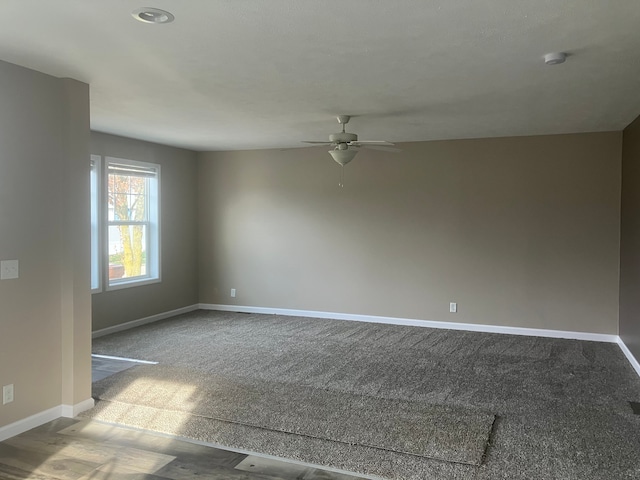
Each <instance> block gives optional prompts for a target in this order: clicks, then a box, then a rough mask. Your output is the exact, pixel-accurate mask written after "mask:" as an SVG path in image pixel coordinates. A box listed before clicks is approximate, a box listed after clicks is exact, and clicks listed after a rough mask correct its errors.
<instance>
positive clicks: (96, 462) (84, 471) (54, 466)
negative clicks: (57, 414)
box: [0, 418, 362, 480]
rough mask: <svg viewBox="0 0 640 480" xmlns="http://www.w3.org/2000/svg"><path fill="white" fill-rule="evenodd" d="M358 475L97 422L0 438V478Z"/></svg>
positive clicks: (251, 479)
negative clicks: (0, 440)
mask: <svg viewBox="0 0 640 480" xmlns="http://www.w3.org/2000/svg"><path fill="white" fill-rule="evenodd" d="M205 478H206V479H213V480H216V479H229V480H258V479H263V480H293V479H298V480H359V479H362V477H357V476H351V475H346V474H342V473H336V472H331V471H327V470H321V469H318V468H314V467H310V466H304V465H300V464H297V463H292V462H287V461H283V460H276V459H271V458H265V457H260V456H256V455H248V454H245V453H237V452H232V451H228V450H223V449H220V448H215V447H211V446H205V445H199V444H195V443H191V442H186V441H182V440H178V439H175V438H169V437H165V436H161V435H157V434H154V433H150V432H142V431H138V430H133V429H129V428H124V427H119V426H115V425H109V424H104V423H101V422H96V421H88V420H75V419H69V418H59V419H58V420H54V421H53V422H49V423H47V424H45V425H42V426H41V427H38V428H35V429H33V430H30V431H28V432H25V433H23V434H21V435H17V436H15V437H13V438H10V439H8V440H5V441H4V442H0V479H2V480H18V479H34V480H45V479H47V480H89V479H91V480H116V479H117V480H169V479H171V480H192V479H205Z"/></svg>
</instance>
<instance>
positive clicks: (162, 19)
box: [131, 7, 175, 23]
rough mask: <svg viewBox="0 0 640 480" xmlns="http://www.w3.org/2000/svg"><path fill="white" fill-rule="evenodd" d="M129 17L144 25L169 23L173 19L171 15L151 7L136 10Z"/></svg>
mask: <svg viewBox="0 0 640 480" xmlns="http://www.w3.org/2000/svg"><path fill="white" fill-rule="evenodd" d="M131 15H133V18H135V19H136V20H140V21H141V22H144V23H171V22H173V20H174V18H175V17H174V16H173V15H172V14H171V13H169V12H166V11H164V10H160V9H159V8H153V7H144V8H138V9H137V10H134V11H133V12H131Z"/></svg>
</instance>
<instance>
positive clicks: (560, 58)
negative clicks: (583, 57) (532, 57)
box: [544, 52, 567, 65]
mask: <svg viewBox="0 0 640 480" xmlns="http://www.w3.org/2000/svg"><path fill="white" fill-rule="evenodd" d="M566 59H567V54H566V53H564V52H554V53H547V54H546V55H545V56H544V63H546V64H547V65H558V64H559V63H564V61H565V60H566Z"/></svg>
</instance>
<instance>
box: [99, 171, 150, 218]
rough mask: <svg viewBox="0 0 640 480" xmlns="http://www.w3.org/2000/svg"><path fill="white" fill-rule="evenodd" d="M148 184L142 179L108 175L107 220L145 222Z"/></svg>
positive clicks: (146, 179) (146, 180)
mask: <svg viewBox="0 0 640 480" xmlns="http://www.w3.org/2000/svg"><path fill="white" fill-rule="evenodd" d="M148 183H149V179H148V178H144V177H126V176H122V175H109V186H108V189H109V220H110V221H114V220H115V221H118V222H126V221H131V220H132V221H135V222H144V221H147V220H148V218H149V217H148V212H147V197H148V191H149V188H148Z"/></svg>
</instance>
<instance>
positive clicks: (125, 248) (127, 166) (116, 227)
mask: <svg viewBox="0 0 640 480" xmlns="http://www.w3.org/2000/svg"><path fill="white" fill-rule="evenodd" d="M98 164H99V162H96V160H95V159H94V158H93V157H92V175H93V172H94V170H95V171H97V172H98V174H97V175H98V177H99V176H100V172H103V173H104V175H105V177H106V178H105V181H104V182H103V190H104V194H103V195H100V192H97V193H95V195H94V196H95V198H96V199H97V204H98V205H99V208H97V210H98V212H97V215H98V217H99V220H98V221H97V222H96V224H97V227H96V229H95V237H96V238H97V240H94V237H93V236H92V246H93V245H94V244H95V248H96V251H97V252H99V253H98V254H96V255H95V257H94V256H93V255H92V274H91V276H92V288H93V286H94V285H93V279H94V276H95V277H96V278H98V280H99V279H101V278H102V279H103V280H104V281H105V284H106V288H107V289H108V290H113V289H117V288H124V287H129V286H136V285H141V284H147V283H155V282H158V281H160V225H159V223H160V222H159V220H160V211H159V210H160V165H156V164H151V163H143V162H134V161H132V160H123V159H119V158H111V157H105V158H104V169H103V170H100V167H97V168H95V169H94V168H93V165H98ZM92 178H93V177H92ZM98 183H100V182H98ZM96 190H98V189H97V188H96ZM92 194H94V190H93V189H92ZM101 227H102V228H101ZM100 230H101V231H100ZM93 233H94V229H93V222H92V234H93ZM100 239H102V240H103V241H102V245H104V247H102V248H101V247H100ZM101 266H102V267H103V268H100V267H101ZM98 283H100V282H99V281H98ZM96 288H97V290H95V291H99V285H98V287H96Z"/></svg>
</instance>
